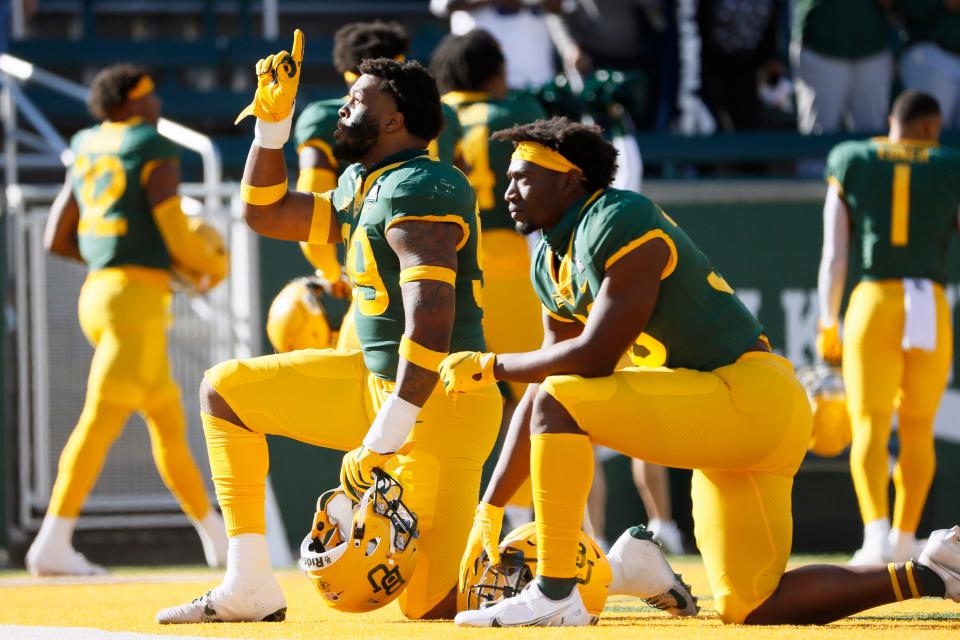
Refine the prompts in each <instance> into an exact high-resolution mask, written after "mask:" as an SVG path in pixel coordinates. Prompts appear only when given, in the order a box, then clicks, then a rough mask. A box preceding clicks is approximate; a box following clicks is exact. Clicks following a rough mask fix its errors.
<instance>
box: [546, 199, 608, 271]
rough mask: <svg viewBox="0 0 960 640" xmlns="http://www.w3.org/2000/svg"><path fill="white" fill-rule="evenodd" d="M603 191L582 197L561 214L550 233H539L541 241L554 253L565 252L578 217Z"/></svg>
mask: <svg viewBox="0 0 960 640" xmlns="http://www.w3.org/2000/svg"><path fill="white" fill-rule="evenodd" d="M603 191H604V190H603V189H597V190H596V191H594V192H593V193H591V194H589V195H585V196H583V197H582V198H580V199H579V200H577V201H576V202H574V203H573V204H572V205H570V207H569V208H567V210H566V211H564V212H563V215H562V216H560V220H558V221H557V224H555V225H554V227H553V228H552V229H550V231H545V232H544V231H541V234H542V236H543V239H544V240H545V241H546V243H547V245H548V246H549V247H550V248H551V249H552V250H553V251H554V253H560V254H561V255H562V254H564V253H566V252H567V249H568V245H569V240H570V238H571V236H572V235H573V229H574V227H576V226H577V221H578V220H579V219H580V215H581V214H582V213H583V212H584V211H586V210H587V209H588V208H589V207H590V205H591V204H593V203H594V202H596V200H597V198H599V197H600V194H602V193H603Z"/></svg>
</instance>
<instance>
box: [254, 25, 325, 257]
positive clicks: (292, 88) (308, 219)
mask: <svg viewBox="0 0 960 640" xmlns="http://www.w3.org/2000/svg"><path fill="white" fill-rule="evenodd" d="M302 62H303V32H302V31H300V30H299V29H297V30H296V31H294V34H293V47H292V52H290V53H288V52H287V51H281V52H279V53H276V54H273V55H270V56H267V57H266V58H263V59H262V60H260V61H259V62H257V67H256V69H257V92H256V94H255V96H254V99H253V102H251V103H250V105H248V106H247V108H246V109H244V110H243V111H242V112H241V113H240V116H239V117H238V118H237V122H239V121H240V120H242V119H243V118H245V117H246V116H248V115H253V116H255V117H256V118H257V124H256V130H255V133H254V138H253V144H252V145H251V147H250V153H249V155H247V163H246V165H245V167H244V170H243V182H242V183H241V185H240V190H241V195H242V198H243V202H244V206H243V216H244V220H246V222H247V224H248V225H249V226H250V228H251V229H253V230H254V231H256V232H257V233H259V234H260V235H263V236H266V237H268V238H275V239H277V240H299V241H303V242H309V243H310V244H324V243H327V242H337V241H339V238H340V231H339V228H338V225H336V224H333V218H334V212H333V208H332V206H331V202H330V194H329V193H328V194H318V193H309V194H308V193H298V192H295V191H294V192H291V191H290V190H289V187H288V177H287V165H286V162H285V160H284V157H283V146H284V145H285V144H286V143H287V140H288V139H289V137H290V126H291V123H292V121H293V107H294V102H295V100H296V96H297V87H298V85H299V83H300V68H301V63H302Z"/></svg>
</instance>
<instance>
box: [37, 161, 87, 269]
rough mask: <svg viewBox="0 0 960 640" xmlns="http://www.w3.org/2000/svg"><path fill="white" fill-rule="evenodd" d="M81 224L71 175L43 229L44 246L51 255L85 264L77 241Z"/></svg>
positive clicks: (58, 195) (54, 202)
mask: <svg viewBox="0 0 960 640" xmlns="http://www.w3.org/2000/svg"><path fill="white" fill-rule="evenodd" d="M79 222H80V207H79V205H77V200H76V198H74V197H73V191H72V190H71V188H70V173H69V172H67V179H66V181H65V182H64V184H63V188H62V189H60V192H59V193H58V194H57V197H56V198H55V199H54V201H53V206H51V207H50V217H48V218H47V224H46V226H45V227H44V229H43V246H44V248H45V249H46V250H47V251H49V252H50V253H53V254H56V255H58V256H61V257H63V258H70V259H71V260H76V261H78V262H83V258H82V257H81V256H80V245H79V240H78V239H77V225H78V224H79Z"/></svg>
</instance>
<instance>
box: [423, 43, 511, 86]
mask: <svg viewBox="0 0 960 640" xmlns="http://www.w3.org/2000/svg"><path fill="white" fill-rule="evenodd" d="M430 71H431V72H433V75H434V77H435V78H436V79H437V86H439V87H440V92H441V93H447V92H448V91H479V90H481V89H482V88H483V86H484V84H486V83H487V82H488V81H489V80H491V79H492V78H495V77H497V76H498V75H500V74H502V73H503V72H504V58H503V51H501V49H500V44H499V43H498V42H497V41H496V39H495V38H494V37H493V36H492V35H490V34H489V33H488V32H487V31H485V30H483V29H474V30H473V31H470V32H469V33H466V34H464V35H461V36H456V35H453V34H450V35H448V36H446V37H445V38H444V39H443V40H441V41H440V44H439V45H437V48H436V49H434V51H433V55H432V56H431V57H430Z"/></svg>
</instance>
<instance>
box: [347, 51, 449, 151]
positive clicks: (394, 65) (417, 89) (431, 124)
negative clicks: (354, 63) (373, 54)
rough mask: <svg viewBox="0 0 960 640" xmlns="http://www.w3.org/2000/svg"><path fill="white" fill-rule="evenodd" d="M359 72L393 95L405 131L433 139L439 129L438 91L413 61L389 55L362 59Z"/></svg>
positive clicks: (435, 85) (429, 77) (441, 115)
mask: <svg viewBox="0 0 960 640" xmlns="http://www.w3.org/2000/svg"><path fill="white" fill-rule="evenodd" d="M360 73H362V74H365V75H371V76H373V77H375V78H377V79H378V80H379V81H380V82H379V85H378V87H377V88H378V89H380V91H385V92H387V93H389V94H390V95H392V96H393V99H394V101H395V102H396V103H397V111H399V112H400V113H402V114H403V122H404V127H406V129H407V131H408V132H409V133H410V134H412V135H414V136H416V137H418V138H422V139H424V140H433V139H434V138H436V137H437V135H438V134H439V133H440V130H441V129H443V111H442V110H441V108H440V93H439V92H438V91H437V83H436V82H434V80H433V76H431V75H430V72H429V71H427V70H426V69H425V68H424V67H423V65H421V64H420V63H419V62H417V61H416V60H411V61H409V62H404V63H400V62H397V61H396V60H391V59H389V58H377V59H375V60H364V61H363V62H361V63H360Z"/></svg>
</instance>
